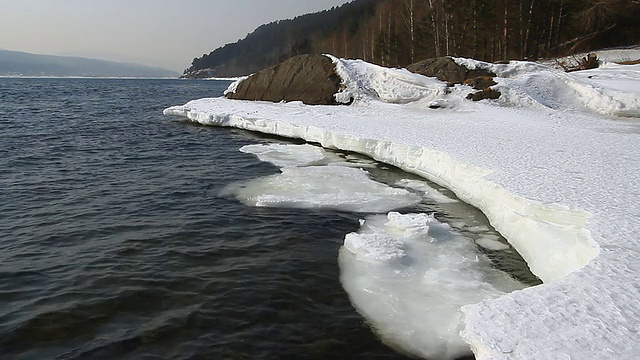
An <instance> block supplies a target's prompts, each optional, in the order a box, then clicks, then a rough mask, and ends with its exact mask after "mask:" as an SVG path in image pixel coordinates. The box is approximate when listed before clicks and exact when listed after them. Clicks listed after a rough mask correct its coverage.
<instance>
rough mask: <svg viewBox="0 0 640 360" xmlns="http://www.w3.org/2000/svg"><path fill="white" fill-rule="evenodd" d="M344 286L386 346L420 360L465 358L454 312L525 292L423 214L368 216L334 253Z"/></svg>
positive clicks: (472, 246) (445, 227) (469, 242)
mask: <svg viewBox="0 0 640 360" xmlns="http://www.w3.org/2000/svg"><path fill="white" fill-rule="evenodd" d="M339 263H340V269H341V275H340V279H341V282H342V285H343V286H344V288H345V289H346V290H347V293H349V297H350V298H351V301H352V303H353V304H354V306H355V307H356V308H357V309H358V311H359V312H360V313H362V314H363V315H364V316H365V318H367V319H369V321H370V322H371V323H372V325H373V327H374V328H375V329H376V330H377V332H378V334H379V335H380V337H381V338H382V339H383V340H384V341H385V342H386V343H387V344H389V345H390V346H392V347H395V348H399V349H401V350H402V351H404V352H408V353H410V354H413V355H417V356H420V357H423V358H426V359H432V360H438V359H454V358H457V357H460V356H463V355H466V354H468V353H469V344H467V343H465V342H464V341H463V340H462V338H461V337H460V335H459V333H460V331H461V330H462V329H463V326H464V323H463V321H462V319H463V315H462V312H461V311H460V308H461V307H462V306H464V305H468V304H474V303H477V302H479V301H481V300H484V299H491V298H496V297H498V296H500V295H502V294H505V293H507V292H511V291H514V290H517V289H522V288H523V287H524V286H523V285H522V284H520V283H518V282H517V281H515V280H513V279H512V278H511V277H509V276H508V275H507V274H505V273H503V272H501V271H498V270H496V269H494V268H493V267H492V266H491V262H490V261H489V259H487V258H486V257H485V256H483V255H482V254H481V253H479V252H478V249H477V247H476V245H475V244H474V243H473V241H472V240H471V239H468V238H465V237H463V236H461V235H460V234H458V233H457V232H456V231H454V230H452V229H451V227H449V226H448V225H446V224H443V223H440V222H439V221H438V220H436V219H435V218H434V217H433V216H430V215H427V214H405V215H403V214H399V213H395V212H392V213H389V214H387V215H373V216H370V217H368V218H367V219H366V220H365V221H364V223H363V224H362V226H361V228H360V230H359V231H358V232H357V233H351V234H347V236H346V237H345V242H344V247H343V248H342V249H341V250H340V256H339Z"/></svg>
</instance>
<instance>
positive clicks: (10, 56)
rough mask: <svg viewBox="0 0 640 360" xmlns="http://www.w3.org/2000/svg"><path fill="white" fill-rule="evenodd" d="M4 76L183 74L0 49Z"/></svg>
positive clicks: (0, 72)
mask: <svg viewBox="0 0 640 360" xmlns="http://www.w3.org/2000/svg"><path fill="white" fill-rule="evenodd" d="M0 75H3V76H86V77H177V76H178V75H179V74H178V73H176V72H174V71H170V70H165V69H160V68H154V67H150V66H144V65H138V64H127V63H118V62H113V61H106V60H96V59H87V58H82V57H70V56H53V55H37V54H30V53H25V52H20V51H9V50H1V49H0Z"/></svg>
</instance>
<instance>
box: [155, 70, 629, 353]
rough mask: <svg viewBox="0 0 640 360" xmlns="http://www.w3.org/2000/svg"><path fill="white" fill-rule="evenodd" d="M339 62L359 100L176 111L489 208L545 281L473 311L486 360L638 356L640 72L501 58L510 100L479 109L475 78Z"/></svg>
mask: <svg viewBox="0 0 640 360" xmlns="http://www.w3.org/2000/svg"><path fill="white" fill-rule="evenodd" d="M334 61H335V62H336V64H337V68H338V72H339V74H340V75H341V77H342V78H343V79H345V82H346V84H345V85H346V90H345V94H343V95H344V97H345V98H348V97H352V98H355V99H356V101H355V102H354V103H353V104H352V105H351V106H338V107H331V106H306V105H303V104H301V103H279V104H274V103H266V102H247V101H236V100H227V99H224V98H215V99H201V100H195V101H192V102H189V103H188V104H186V105H183V106H176V107H172V108H169V109H166V110H165V114H170V115H179V116H186V117H188V118H189V119H191V120H193V121H197V122H200V123H203V124H210V125H219V126H233V127H238V128H243V129H247V130H253V131H259V132H263V133H268V134H276V135H280V136H285V137H292V138H301V139H304V140H307V141H309V142H315V143H319V144H321V145H322V146H325V147H328V148H338V149H342V150H349V151H355V152H358V153H362V154H365V155H368V156H371V157H372V158H375V159H377V160H380V161H383V162H386V163H390V164H393V165H396V166H398V167H400V168H402V169H404V170H407V171H409V172H413V173H416V174H418V175H421V176H423V177H425V178H428V179H430V180H432V181H434V182H437V183H439V184H441V185H444V186H446V187H448V188H450V189H452V190H453V191H454V192H455V193H456V194H457V195H458V197H459V198H460V199H462V200H464V201H466V202H468V203H470V204H472V205H474V206H476V207H478V208H479V209H480V210H482V211H483V212H484V213H485V214H486V215H487V217H488V218H489V220H490V221H491V223H492V224H493V225H494V227H495V228H496V229H497V230H498V231H500V232H501V233H502V234H503V235H504V236H505V237H506V238H507V239H508V240H509V241H510V242H511V244H512V245H513V246H514V247H515V248H516V249H517V250H518V251H519V252H520V253H521V254H522V256H523V257H524V258H525V260H526V261H527V262H528V264H529V265H530V268H531V270H532V272H533V273H535V274H536V275H538V276H539V277H540V278H541V279H542V280H543V281H544V282H545V284H544V285H542V286H538V287H534V288H529V289H525V290H521V291H516V292H513V293H511V294H508V295H505V296H502V297H500V298H498V299H494V300H487V301H483V302H481V303H479V304H471V305H468V306H466V307H464V308H463V312H464V314H465V330H464V331H463V333H462V336H463V338H464V339H465V340H466V341H467V342H468V343H469V344H470V345H471V347H472V349H473V351H474V353H475V354H476V356H477V358H478V359H565V358H566V359H569V358H576V359H631V358H635V357H636V356H635V355H636V354H637V353H638V352H640V341H639V340H638V339H639V337H638V333H639V332H640V307H639V306H637V305H638V304H640V283H639V282H638V281H637V279H638V277H639V276H640V266H639V265H637V264H638V263H639V262H638V260H640V252H639V250H640V243H639V240H640V235H638V234H640V220H638V219H640V202H639V201H638V200H639V198H640V176H639V175H638V170H639V169H640V120H639V119H637V118H636V117H638V116H640V66H637V65H634V66H624V67H623V66H618V65H607V66H605V67H604V68H602V69H596V70H591V71H585V72H581V73H573V74H565V73H562V72H559V71H556V70H553V69H551V68H547V67H544V66H541V65H538V64H533V63H511V64H509V65H496V68H495V69H494V71H496V73H497V74H498V75H500V76H502V78H500V79H499V80H498V85H497V88H498V89H499V90H500V91H501V92H502V93H503V96H502V97H501V99H499V100H498V101H495V102H480V103H471V102H468V101H465V100H463V98H464V95H466V93H468V92H469V91H470V90H469V89H468V88H466V87H465V86H458V87H456V88H455V89H453V92H452V93H450V94H447V93H446V91H445V88H444V86H443V84H442V83H440V82H438V81H437V80H435V79H430V78H425V77H422V76H419V75H413V74H411V73H409V72H407V71H404V70H397V69H386V68H381V67H378V66H374V65H371V64H367V63H364V62H362V61H347V60H339V59H334ZM458 61H460V62H464V63H465V64H467V65H471V66H476V65H477V66H486V64H481V63H477V62H472V61H470V60H464V59H459V60H458ZM433 103H437V104H439V105H440V106H441V108H439V109H430V108H429V105H431V104H433ZM614 116H625V118H621V117H614Z"/></svg>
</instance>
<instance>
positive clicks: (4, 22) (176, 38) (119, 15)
mask: <svg viewBox="0 0 640 360" xmlns="http://www.w3.org/2000/svg"><path fill="white" fill-rule="evenodd" d="M346 2H349V1H348V0H0V48H1V49H5V50H16V51H25V52H31V53H37V54H51V55H79V56H86V57H96V58H102V59H107V60H117V61H130V62H137V63H141V64H145V65H152V66H159V67H164V68H167V69H171V70H176V71H182V70H184V69H185V68H187V67H189V65H190V64H191V60H193V58H194V57H199V56H201V55H202V54H204V53H209V52H210V51H212V50H214V49H216V48H218V47H219V46H222V45H224V44H226V43H229V42H235V41H237V40H238V39H241V38H244V37H245V36H246V35H247V34H248V33H250V32H251V31H253V29H255V28H256V27H258V26H260V25H262V24H265V23H268V22H272V21H275V20H282V19H287V18H292V17H295V16H297V15H302V14H305V13H309V12H315V11H319V10H324V9H328V8H331V7H332V6H337V5H341V4H344V3H346Z"/></svg>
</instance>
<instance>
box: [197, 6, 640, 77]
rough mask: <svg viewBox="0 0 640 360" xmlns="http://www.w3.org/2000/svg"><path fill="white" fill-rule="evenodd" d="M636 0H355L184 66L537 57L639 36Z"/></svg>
mask: <svg viewBox="0 0 640 360" xmlns="http://www.w3.org/2000/svg"><path fill="white" fill-rule="evenodd" d="M639 18H640V0H355V1H352V2H349V3H346V4H344V5H342V6H340V7H335V8H332V9H330V10H325V11H322V12H318V13H314V14H307V15H303V16H299V17H296V18H294V19H290V20H283V21H277V22H273V23H270V24H266V25H263V26H261V27H259V28H257V29H256V30H255V31H254V32H252V33H251V34H249V35H247V37H246V38H244V39H242V40H240V41H238V42H236V43H233V44H227V45H225V46H223V47H221V48H219V49H217V50H214V51H213V52H211V53H210V54H205V55H203V56H202V57H200V58H196V59H194V60H193V62H192V65H191V67H190V68H189V69H187V70H185V72H189V71H194V70H200V69H205V68H212V69H215V70H216V71H217V73H218V75H220V76H236V75H245V74H248V73H252V72H256V71H259V70H261V69H263V68H265V67H268V66H270V65H273V64H276V63H278V62H280V61H282V60H285V59H287V58H289V57H291V56H295V55H299V54H322V53H331V54H333V55H336V56H338V57H344V58H359V59H363V60H366V61H369V62H373V63H376V64H380V65H384V66H407V65H409V64H411V63H413V62H416V61H419V60H422V59H425V58H431V57H438V56H447V55H451V56H463V57H471V58H475V59H479V60H484V61H490V62H495V61H501V60H510V59H532V60H533V59H538V58H544V57H551V56H558V55H567V54H573V53H575V52H579V51H586V50H592V49H596V48H602V47H609V46H619V45H630V44H637V43H638V41H640V26H639V25H638V21H637V20H636V19H639Z"/></svg>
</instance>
